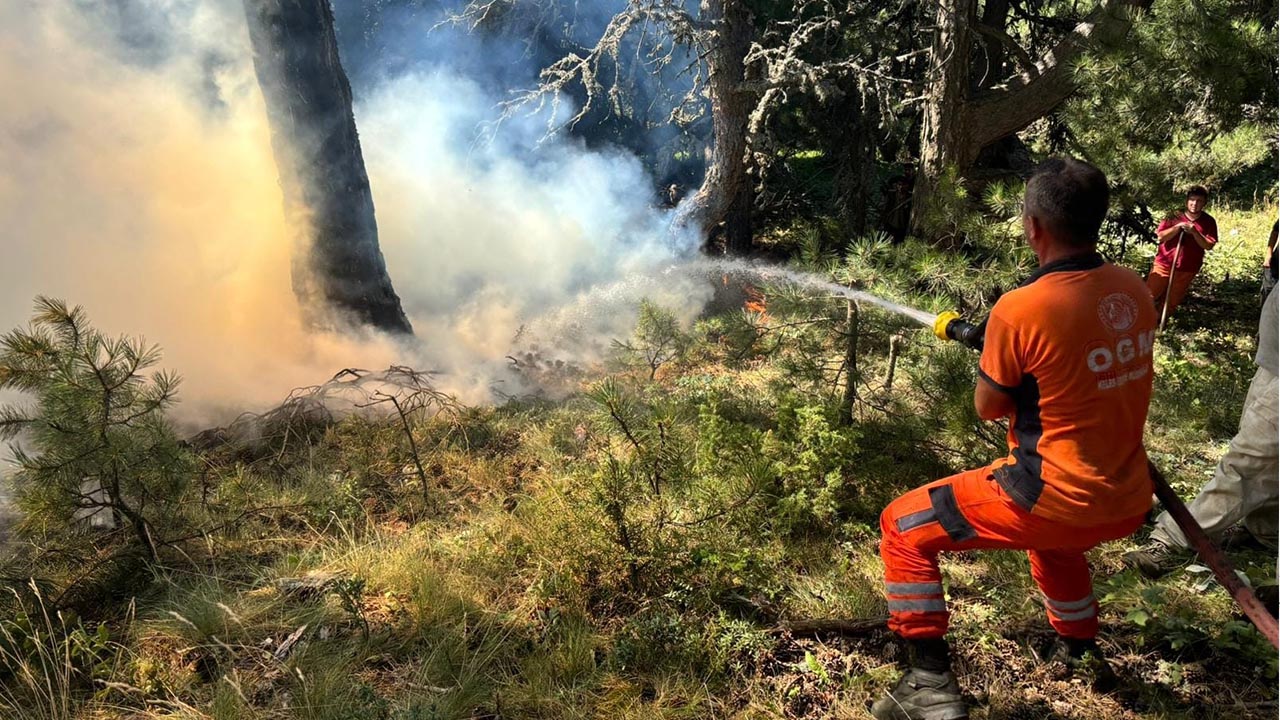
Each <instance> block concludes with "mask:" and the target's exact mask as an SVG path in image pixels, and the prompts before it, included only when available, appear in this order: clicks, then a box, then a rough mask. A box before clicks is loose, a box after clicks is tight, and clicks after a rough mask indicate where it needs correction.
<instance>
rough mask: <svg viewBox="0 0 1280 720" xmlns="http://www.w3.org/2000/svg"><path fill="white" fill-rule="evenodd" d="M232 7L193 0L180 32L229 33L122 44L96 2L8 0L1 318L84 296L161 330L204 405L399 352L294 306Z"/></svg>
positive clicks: (173, 360)
mask: <svg viewBox="0 0 1280 720" xmlns="http://www.w3.org/2000/svg"><path fill="white" fill-rule="evenodd" d="M238 5H239V3H232V6H233V7H234V6H238ZM238 19H240V18H237V16H236V14H235V13H234V12H228V11H227V9H226V8H217V11H216V12H208V13H204V12H202V11H200V10H199V9H196V10H193V11H192V13H191V14H190V15H189V16H188V17H186V22H188V23H189V25H188V26H187V30H188V31H189V33H190V35H189V36H188V35H185V34H184V35H181V36H180V37H178V38H176V39H175V41H176V42H186V41H187V40H188V39H191V40H193V41H199V42H208V41H209V39H210V38H212V39H215V40H216V41H217V42H218V43H220V44H221V46H220V47H213V48H206V50H207V52H206V54H204V55H203V57H200V54H199V53H186V52H185V51H184V53H183V54H182V56H180V57H177V58H165V59H164V60H163V61H155V62H145V61H139V62H122V61H121V58H120V48H119V47H116V46H113V45H112V44H111V43H110V42H108V40H107V39H104V38H103V36H102V34H101V33H102V30H101V28H97V27H94V26H93V20H94V17H93V16H92V14H86V13H82V12H79V10H78V9H76V8H73V7H72V6H70V5H68V4H65V3H61V2H53V3H49V4H47V5H46V4H38V5H37V4H34V3H33V4H26V3H17V4H15V5H10V6H9V7H8V9H4V10H0V98H3V104H4V110H3V111H0V247H2V251H0V327H3V328H8V327H14V326H17V325H21V324H24V323H25V322H26V320H27V318H28V317H29V316H30V308H31V300H32V298H33V297H34V296H35V295H36V294H46V295H53V296H57V297H61V298H64V299H66V300H67V301H68V302H72V303H76V304H80V305H83V306H85V308H86V309H87V310H88V311H89V313H90V316H91V318H92V319H93V320H94V321H95V323H96V324H97V325H98V326H99V327H101V328H102V329H103V330H106V331H108V332H111V333H113V334H116V333H128V334H141V333H144V334H145V335H146V337H147V339H148V340H149V341H151V342H155V343H158V344H160V345H161V346H162V347H163V349H164V351H165V357H164V361H163V364H164V366H165V367H169V368H173V369H176V370H178V371H179V372H180V373H181V374H182V375H183V376H184V377H185V378H186V382H185V384H184V388H183V393H182V397H183V399H184V405H185V406H187V407H188V408H196V407H198V408H200V409H201V410H202V414H206V416H208V413H204V412H203V411H213V413H212V414H214V415H221V414H223V413H221V412H218V411H226V412H239V411H241V410H244V409H251V408H255V407H257V408H260V407H262V406H264V405H268V404H270V403H271V402H273V401H278V400H279V399H280V398H282V397H283V395H284V394H285V393H287V392H288V390H289V389H290V388H292V387H295V386H297V385H300V384H311V383H315V382H319V381H322V380H324V379H325V378H327V377H328V376H329V375H331V374H332V373H333V372H335V371H336V370H338V369H341V368H343V367H348V366H363V367H375V368H376V367H379V366H382V367H385V366H386V365H388V364H390V363H391V362H392V361H393V359H394V356H395V352H394V349H393V347H392V346H391V344H390V343H388V342H386V341H381V340H375V339H362V340H360V341H356V340H351V339H344V338H338V337H333V336H328V335H314V334H309V333H307V332H305V331H304V329H303V327H302V325H301V323H300V322H299V316H298V312H297V304H296V302H295V300H294V297H293V294H292V290H291V285H290V274H289V263H290V247H289V246H290V237H291V236H290V233H289V230H288V228H286V227H285V221H284V215H283V211H282V204H281V195H280V190H279V186H278V184H277V180H276V168H275V163H274V159H273V157H272V152H271V145H270V139H269V135H268V128H267V126H266V116H265V112H264V110H263V107H262V101H261V97H260V94H259V92H258V88H257V85H256V80H255V78H254V76H253V74H252V66H251V64H249V63H247V62H243V61H240V60H237V61H236V62H230V63H224V64H223V65H222V66H221V67H218V66H217V65H216V63H215V66H214V67H213V68H212V69H211V68H210V67H209V65H208V63H209V58H210V57H213V58H216V57H218V53H219V52H221V53H223V56H225V57H234V56H236V54H237V53H238V54H239V55H238V57H239V58H247V57H248V48H247V37H246V36H245V35H244V29H243V25H242V24H237V22H236V20H238ZM241 22H242V21H241ZM189 54H190V55H195V56H197V57H196V58H195V59H194V60H191V61H187V60H186V59H184V58H185V56H186V55H189ZM202 61H203V63H204V64H203V65H202ZM201 93H204V95H202V94H201ZM209 419H213V418H211V417H210V418H209Z"/></svg>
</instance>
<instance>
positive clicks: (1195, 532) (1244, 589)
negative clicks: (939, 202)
mask: <svg viewBox="0 0 1280 720" xmlns="http://www.w3.org/2000/svg"><path fill="white" fill-rule="evenodd" d="M1179 249H1181V244H1179ZM933 332H934V335H936V336H938V338H940V339H942V340H954V341H956V342H958V343H960V344H961V345H964V346H965V347H969V348H973V349H974V350H978V351H981V350H982V346H983V341H984V339H985V338H984V336H985V335H986V323H980V324H978V325H974V324H972V323H968V322H965V321H964V320H962V319H961V318H960V315H959V314H958V313H954V312H944V313H942V314H941V315H939V316H938V319H937V320H936V321H935V322H934V325H933ZM1147 469H1148V471H1149V472H1150V473H1151V485H1152V486H1153V488H1154V489H1155V494H1156V497H1157V498H1159V499H1160V503H1161V504H1162V505H1164V507H1165V509H1166V510H1168V511H1169V515H1171V516H1172V517H1173V520H1174V522H1176V523H1177V524H1178V527H1179V528H1181V529H1182V532H1183V534H1184V535H1186V537H1187V540H1188V541H1189V542H1190V543H1191V547H1193V548H1194V549H1195V551H1196V553H1197V554H1198V555H1199V556H1200V559H1201V560H1203V561H1204V562H1205V564H1206V565H1208V566H1209V569H1210V570H1212V571H1213V575H1214V577H1216V578H1217V579H1218V582H1219V583H1221V585H1222V587H1223V588H1225V589H1226V591H1227V594H1229V595H1230V596H1231V598H1232V599H1233V600H1235V601H1236V604H1237V605H1239V606H1240V609H1241V610H1243V611H1244V614H1245V617H1247V618H1249V620H1250V621H1251V622H1252V623H1253V624H1254V626H1255V627H1257V628H1258V632H1261V633H1262V635H1263V637H1265V638H1266V639H1267V640H1268V641H1269V642H1270V643H1271V645H1272V646H1273V647H1275V648H1277V649H1280V633H1278V632H1277V624H1276V618H1275V617H1273V616H1272V615H1271V613H1269V612H1267V609H1266V608H1265V607H1263V605H1262V603H1261V602H1260V601H1259V600H1258V596H1257V595H1256V594H1254V592H1253V591H1252V590H1250V589H1249V587H1248V586H1247V585H1245V584H1244V582H1242V581H1241V580H1240V576H1239V575H1237V574H1236V570H1235V568H1234V567H1233V566H1232V565H1231V561H1230V560H1228V559H1227V556H1226V555H1225V554H1223V552H1222V550H1221V549H1219V548H1218V546H1217V545H1215V544H1214V543H1213V541H1212V540H1210V539H1209V536H1208V535H1207V534H1205V531H1204V528H1202V527H1200V524H1199V523H1197V522H1196V519H1195V518H1194V517H1192V516H1191V511H1189V510H1187V506H1186V505H1185V504H1184V503H1183V502H1182V499H1181V498H1179V497H1178V494H1177V493H1175V492H1174V491H1173V488H1172V487H1170V486H1169V482H1168V481H1167V480H1165V479H1164V475H1163V474H1162V473H1161V472H1160V470H1159V468H1157V467H1156V466H1155V463H1152V462H1151V461H1150V460H1148V461H1147Z"/></svg>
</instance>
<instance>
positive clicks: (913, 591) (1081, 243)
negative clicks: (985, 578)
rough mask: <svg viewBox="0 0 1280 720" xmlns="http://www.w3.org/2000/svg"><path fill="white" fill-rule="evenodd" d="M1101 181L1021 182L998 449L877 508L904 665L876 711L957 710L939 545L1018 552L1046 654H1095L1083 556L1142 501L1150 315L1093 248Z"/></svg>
mask: <svg viewBox="0 0 1280 720" xmlns="http://www.w3.org/2000/svg"><path fill="white" fill-rule="evenodd" d="M1107 202H1108V190H1107V181H1106V177H1105V176H1103V174H1102V172H1101V171H1099V170H1098V169H1097V168H1095V167H1093V166H1092V165H1089V164H1087V163H1084V162H1080V161H1078V160H1073V159H1053V160H1049V161H1047V162H1045V163H1043V164H1041V165H1040V167H1038V168H1037V169H1036V171H1035V173H1034V174H1033V175H1032V177H1031V179H1030V180H1029V181H1028V182H1027V188H1026V195H1025V198H1024V202H1023V205H1024V210H1023V218H1022V224H1023V230H1024V232H1025V233H1026V238H1027V243H1028V244H1029V245H1030V246H1031V249H1032V250H1033V251H1035V253H1036V256H1037V257H1038V258H1039V261H1040V267H1039V269H1038V270H1037V271H1036V272H1035V273H1033V274H1032V275H1031V277H1030V278H1029V279H1028V280H1027V281H1026V282H1024V283H1023V284H1022V285H1021V286H1020V287H1018V288H1017V289H1015V290H1012V291H1010V292H1008V293H1006V294H1005V295H1004V296H1003V297H1001V298H1000V300H999V301H998V302H996V304H995V306H994V307H993V308H992V310H991V315H990V317H989V318H988V320H987V324H986V334H985V343H984V345H983V351H982V358H981V360H980V362H979V366H978V367H979V371H978V375H979V380H978V385H977V389H976V390H975V392H974V406H975V407H976V408H977V411H978V414H979V415H980V416H981V417H982V418H983V419H985V420H996V419H999V418H1005V417H1008V418H1010V424H1009V435H1008V444H1009V455H1008V456H1007V457H1004V458H1001V459H999V460H997V461H995V462H993V463H992V464H990V465H988V466H987V467H983V468H978V469H976V470H969V471H967V472H963V473H960V474H959V475H954V476H952V477H949V478H945V479H943V480H938V481H937V482H933V483H930V484H928V485H925V486H924V487H921V488H918V489H916V490H913V491H911V492H908V493H906V494H905V495H903V496H902V497H900V498H898V499H897V500H895V501H893V502H892V503H891V504H890V505H889V507H887V508H886V509H885V511H884V513H883V514H882V515H881V517H880V528H881V532H882V534H883V539H882V541H881V545H880V554H881V556H882V557H883V559H884V565H885V593H886V596H887V597H888V602H889V615H890V619H889V627H890V629H892V630H893V631H894V632H895V633H897V634H898V635H899V636H901V637H902V638H904V639H905V640H906V641H907V645H908V648H909V650H910V655H911V667H910V669H909V670H908V671H907V674H906V675H905V676H904V677H903V678H902V681H901V682H900V683H899V684H898V686H897V687H896V688H894V689H893V690H892V692H891V693H890V694H889V695H888V696H887V697H885V698H882V699H881V700H879V701H877V702H876V703H875V704H874V705H873V706H872V709H871V711H872V714H873V715H874V716H875V717H877V718H881V720H885V719H887V718H895V719H898V720H958V719H960V718H967V717H968V710H967V708H966V706H965V703H964V700H963V699H962V698H961V695H960V688H959V685H958V684H957V682H956V679H955V676H954V675H953V674H952V673H951V663H950V650H949V647H948V645H947V641H946V639H945V638H944V635H945V634H946V632H947V620H948V615H947V605H946V600H945V599H944V596H943V588H942V575H941V573H940V572H939V570H938V554H939V553H941V552H947V551H960V550H982V549H997V548H998V549H1013V550H1026V551H1027V554H1028V556H1029V557H1030V560H1031V575H1032V577H1033V578H1034V579H1035V581H1036V584H1037V585H1038V586H1039V588H1040V591H1041V593H1042V594H1043V600H1044V607H1045V611H1046V613H1047V615H1048V618H1049V623H1050V625H1052V626H1053V629H1054V630H1056V631H1057V633H1058V636H1059V641H1058V643H1057V652H1059V653H1061V654H1062V655H1064V657H1063V659H1064V661H1066V662H1067V663H1068V664H1069V665H1071V664H1072V663H1073V662H1081V663H1083V662H1088V661H1090V659H1092V660H1093V661H1094V662H1097V661H1100V655H1099V654H1098V652H1097V646H1096V644H1095V642H1094V637H1095V636H1096V635H1097V632H1098V603H1097V600H1096V599H1095V598H1094V596H1093V587H1092V581H1091V579H1090V575H1089V565H1088V563H1087V561H1086V560H1085V552H1086V551H1088V550H1089V549H1090V548H1092V547H1094V546H1095V545H1097V544H1099V543H1102V542H1106V541H1108V540H1115V539H1118V538H1122V537H1125V536H1127V535H1130V534H1131V533H1133V532H1134V531H1135V530H1137V529H1138V527H1139V526H1141V525H1142V522H1143V518H1144V516H1145V514H1146V513H1147V511H1148V510H1150V506H1151V492H1152V486H1151V479H1150V476H1149V475H1148V472H1147V455H1146V451H1145V449H1144V448H1143V445H1142V433H1143V426H1144V425H1145V423H1146V419H1147V405H1148V403H1149V401H1150V399H1151V382H1152V360H1151V349H1152V343H1153V341H1154V337H1155V329H1156V323H1157V318H1156V314H1155V310H1154V308H1153V306H1152V303H1151V300H1150V295H1149V294H1148V292H1147V288H1146V285H1145V283H1144V282H1143V281H1142V279H1141V278H1140V277H1138V275H1136V274H1135V273H1133V272H1132V271H1130V270H1127V269H1124V268H1121V267H1117V266H1115V265H1111V264H1109V263H1107V262H1105V261H1104V260H1103V259H1102V256H1100V255H1099V254H1098V252H1097V249H1096V246H1097V241H1098V231H1099V228H1100V227H1101V224H1102V220H1103V217H1104V216H1105V215H1106V211H1107Z"/></svg>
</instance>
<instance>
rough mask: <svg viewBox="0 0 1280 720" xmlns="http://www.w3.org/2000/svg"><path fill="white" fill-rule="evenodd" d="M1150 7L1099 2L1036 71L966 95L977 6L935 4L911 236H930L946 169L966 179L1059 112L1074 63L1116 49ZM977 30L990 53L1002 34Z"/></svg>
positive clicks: (960, 0)
mask: <svg viewBox="0 0 1280 720" xmlns="http://www.w3.org/2000/svg"><path fill="white" fill-rule="evenodd" d="M1151 2H1152V0H1103V2H1102V3H1101V5H1100V6H1099V7H1098V8H1097V9H1096V10H1094V11H1093V12H1092V13H1091V14H1090V15H1089V16H1088V17H1087V18H1085V19H1084V20H1083V21H1082V22H1080V23H1079V24H1078V25H1077V26H1076V27H1075V29H1074V30H1073V31H1072V32H1071V33H1069V34H1067V36H1066V37H1064V38H1063V39H1062V40H1060V41H1059V42H1058V43H1057V44H1056V45H1055V46H1054V47H1053V48H1052V49H1050V50H1049V51H1048V52H1047V53H1045V54H1044V55H1043V56H1042V57H1041V58H1040V59H1039V60H1037V61H1035V62H1034V65H1032V64H1031V63H1030V60H1029V58H1025V57H1024V58H1021V59H1020V61H1019V63H1018V64H1019V65H1020V66H1021V67H1022V68H1023V70H1022V72H1021V73H1019V74H1018V75H1016V76H1014V77H1013V78H1012V79H1010V80H1008V81H1006V82H1003V83H1000V84H996V85H993V86H990V87H984V88H983V89H980V90H976V91H974V92H970V88H971V87H972V86H974V85H977V84H978V83H975V82H974V81H975V80H976V79H975V78H973V77H972V64H971V63H972V49H973V47H974V42H975V40H976V38H977V37H978V35H979V31H978V26H977V25H978V24H977V23H976V22H975V16H976V11H977V0H939V2H938V15H937V30H936V31H935V34H934V38H933V46H932V57H933V62H932V64H931V65H932V67H931V70H930V75H929V77H928V81H927V82H928V89H927V92H926V100H925V107H924V117H923V123H922V127H921V136H920V166H919V170H918V172H917V181H916V188H915V196H914V198H913V201H912V213H911V216H912V226H913V228H914V229H915V231H916V232H917V233H918V234H920V233H923V234H925V235H927V234H928V232H929V229H928V228H926V227H924V222H923V221H924V220H925V216H926V210H927V208H928V207H929V206H930V204H931V203H932V201H933V199H934V195H935V193H936V191H937V189H938V183H939V180H940V179H941V178H942V176H943V174H944V172H945V171H946V169H947V168H948V167H950V168H954V169H955V171H956V172H957V176H958V177H964V176H966V174H967V173H968V172H969V170H970V169H971V168H972V167H973V165H974V162H975V161H976V160H977V159H978V155H979V153H980V152H981V151H982V149H983V148H984V147H986V146H987V145H990V144H991V143H993V142H995V141H997V140H1000V139H1002V138H1006V137H1008V136H1010V135H1013V134H1014V133H1016V132H1018V131H1019V130H1022V129H1023V128H1025V127H1027V126H1028V125H1030V124H1031V123H1032V122H1034V121H1036V120H1038V119H1039V118H1042V117H1044V116H1045V115H1048V114H1049V113H1050V112H1052V111H1053V110H1054V109H1055V108H1057V107H1058V106H1059V105H1060V104H1062V102H1063V101H1064V100H1066V99H1067V98H1068V97H1069V96H1070V95H1071V93H1072V92H1074V90H1075V81H1074V79H1073V78H1072V75H1071V66H1072V63H1073V62H1074V61H1075V60H1076V59H1077V58H1078V57H1080V55H1081V54H1082V53H1084V52H1085V51H1086V50H1088V49H1090V48H1093V47H1113V46H1115V45H1117V44H1118V43H1120V42H1122V41H1123V40H1124V38H1125V36H1126V35H1128V33H1129V29H1130V28H1131V27H1132V26H1133V12H1134V11H1135V10H1138V9H1145V8H1148V7H1150V6H1151ZM1005 5H1007V4H1002V5H1001V7H1000V8H996V10H998V12H992V13H990V14H989V16H990V18H991V19H994V18H998V17H1007V13H1006V12H1005V7H1004V6H1005ZM984 17H986V15H984ZM983 29H984V31H985V32H983V33H982V37H983V39H984V42H987V43H988V45H987V47H994V45H993V44H991V43H992V41H993V40H994V36H993V33H992V30H996V31H997V35H998V34H1003V33H1004V28H995V29H992V28H986V27H985V26H983ZM1005 37H1006V38H1007V36H1005ZM1005 45H1006V48H1005V50H1010V48H1009V47H1008V43H1005ZM1002 57H1003V55H1002ZM1001 64H1002V65H1003V60H1002V61H1001ZM977 80H980V78H978V79H977ZM981 84H982V85H984V86H985V85H986V83H985V82H984V83H981Z"/></svg>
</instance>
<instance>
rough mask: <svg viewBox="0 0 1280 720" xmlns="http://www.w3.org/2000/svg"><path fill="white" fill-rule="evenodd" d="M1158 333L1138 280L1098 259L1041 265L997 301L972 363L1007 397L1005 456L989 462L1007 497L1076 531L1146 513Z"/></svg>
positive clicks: (1093, 256)
mask: <svg viewBox="0 0 1280 720" xmlns="http://www.w3.org/2000/svg"><path fill="white" fill-rule="evenodd" d="M1155 330H1156V314H1155V309H1154V307H1153V306H1152V304H1151V300H1150V294H1149V293H1148V292H1147V288H1146V285H1145V284H1144V283H1143V281H1142V279H1141V278H1139V277H1138V276H1137V275H1136V274H1134V273H1133V272H1132V271H1130V270H1127V269H1125V268H1121V267H1116V266H1115V265H1111V264H1109V263H1106V262H1104V261H1103V259H1102V256H1101V255H1098V254H1096V253H1093V254H1089V255H1082V256H1076V257H1071V258H1066V259H1064V260H1060V261H1057V262H1053V263H1050V264H1048V265H1045V266H1044V267H1042V268H1040V269H1039V270H1038V271H1037V272H1036V273H1035V274H1033V275H1032V276H1031V278H1030V279H1028V280H1027V282H1025V283H1023V284H1022V286H1020V287H1019V288H1018V289H1016V290H1012V291H1010V292H1008V293H1006V294H1005V295H1004V296H1003V297H1001V298H1000V300H999V301H997V302H996V304H995V307H993V308H992V309H991V317H990V319H989V320H988V321H987V331H986V341H985V344H984V349H983V351H982V360H981V362H980V363H979V366H978V367H979V373H980V374H981V375H982V377H983V378H985V379H986V380H987V381H988V382H991V383H992V384H993V385H995V386H996V387H997V388H999V389H1000V390H1002V391H1004V392H1006V393H1008V394H1009V396H1010V397H1012V398H1013V401H1014V406H1015V410H1014V413H1013V418H1012V421H1011V422H1010V424H1009V456H1008V457H1007V458H1003V459H1001V460H997V461H996V462H994V463H992V465H991V470H992V474H993V476H994V477H995V479H996V481H997V482H999V483H1000V486H1001V487H1003V488H1004V490H1005V492H1007V493H1008V494H1009V496H1010V497H1011V498H1012V499H1013V501H1014V502H1016V503H1017V504H1018V505H1020V506H1021V507H1022V508H1023V509H1025V510H1027V511H1029V512H1031V513H1032V514H1034V515H1039V516H1042V517H1046V518H1053V519H1055V520H1062V521H1066V522H1072V523H1076V524H1079V525H1083V526H1091V525H1102V524H1105V523H1108V522H1111V521H1114V520H1120V519H1124V518H1131V517H1134V516H1135V515H1141V514H1142V513H1144V512H1146V511H1147V510H1149V509H1150V508H1151V478H1150V475H1149V474H1148V471H1147V453H1146V450H1145V449H1144V448H1143V446H1142V431H1143V426H1144V425H1146V422H1147V405H1148V403H1150V401H1151V382H1152V361H1151V349H1152V345H1153V343H1154V342H1155Z"/></svg>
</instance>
